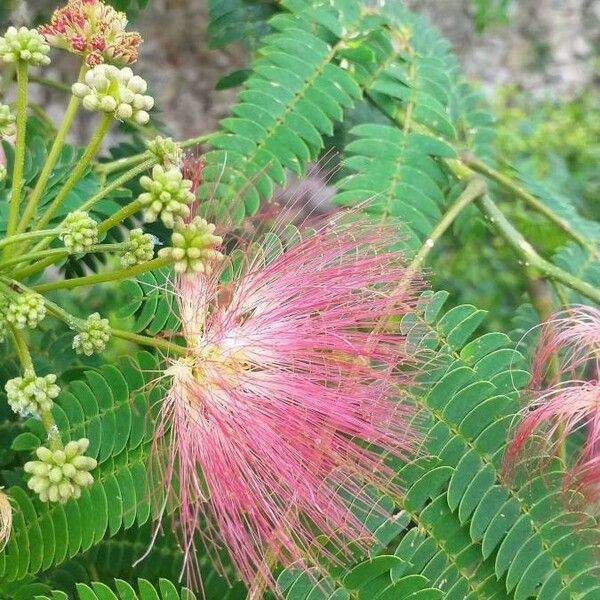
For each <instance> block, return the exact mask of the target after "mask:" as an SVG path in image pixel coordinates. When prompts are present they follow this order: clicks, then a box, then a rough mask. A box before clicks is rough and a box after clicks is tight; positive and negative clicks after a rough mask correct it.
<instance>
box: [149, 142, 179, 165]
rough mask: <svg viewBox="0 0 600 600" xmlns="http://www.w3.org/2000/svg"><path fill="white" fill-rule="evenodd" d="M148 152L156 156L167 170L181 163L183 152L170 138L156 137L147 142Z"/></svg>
mask: <svg viewBox="0 0 600 600" xmlns="http://www.w3.org/2000/svg"><path fill="white" fill-rule="evenodd" d="M148 152H150V153H151V154H153V155H154V156H156V158H158V160H159V161H160V162H161V163H162V164H163V165H164V166H165V167H167V168H169V167H176V166H178V165H180V164H181V162H182V161H183V150H182V149H181V146H180V145H179V144H178V143H177V142H174V141H173V139H172V138H163V137H160V136H156V137H155V138H154V139H153V140H150V141H149V142H148Z"/></svg>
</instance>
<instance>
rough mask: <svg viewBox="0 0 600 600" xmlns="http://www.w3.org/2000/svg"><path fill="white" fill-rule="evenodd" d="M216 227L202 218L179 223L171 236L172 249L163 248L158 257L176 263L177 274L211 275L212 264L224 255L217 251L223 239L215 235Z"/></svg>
mask: <svg viewBox="0 0 600 600" xmlns="http://www.w3.org/2000/svg"><path fill="white" fill-rule="evenodd" d="M214 231H215V226H214V225H213V224H212V223H208V221H206V220H205V219H202V218H201V217H196V218H195V219H194V220H193V221H192V222H191V223H188V224H186V223H184V222H183V221H178V222H177V223H175V227H174V231H173V235H172V236H171V247H169V248H161V250H160V251H159V253H158V255H159V256H168V257H170V258H172V259H174V261H175V271H176V272H177V273H192V272H194V273H210V272H211V271H212V263H214V262H215V261H218V260H221V259H222V258H223V255H222V254H221V253H220V252H219V251H218V250H217V249H216V248H218V247H219V246H220V245H221V244H222V242H223V239H222V238H221V237H219V236H218V235H214Z"/></svg>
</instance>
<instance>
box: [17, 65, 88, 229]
mask: <svg viewBox="0 0 600 600" xmlns="http://www.w3.org/2000/svg"><path fill="white" fill-rule="evenodd" d="M86 72H87V67H86V66H85V64H84V65H83V66H82V67H81V70H80V71H79V77H78V79H77V81H82V80H83V78H84V76H85V73H86ZM80 104H81V99H80V98H77V97H76V96H74V95H71V99H70V100H69V104H68V105H67V109H66V111H65V115H64V117H63V120H62V123H61V125H60V127H59V129H58V131H57V132H56V137H55V138H54V142H53V143H52V147H51V148H50V152H49V153H48V158H46V162H45V163H44V166H43V167H42V171H41V173H40V174H39V176H38V179H37V181H36V184H35V187H34V188H33V190H32V191H31V194H30V195H29V198H28V200H27V205H26V206H25V210H24V212H23V216H22V217H21V220H20V222H19V226H18V228H17V232H18V233H21V232H23V231H25V230H26V229H27V227H28V225H29V222H30V221H31V219H32V218H33V217H35V214H36V211H37V208H38V203H39V201H40V199H41V197H42V194H43V193H44V190H45V189H46V185H47V183H48V179H49V178H50V175H51V174H52V170H53V169H54V167H55V166H56V163H57V162H58V159H59V157H60V153H61V151H62V149H63V147H64V145H65V140H66V137H67V134H68V133H69V130H70V129H71V125H72V124H73V119H74V118H75V115H76V114H77V109H78V108H79V105H80Z"/></svg>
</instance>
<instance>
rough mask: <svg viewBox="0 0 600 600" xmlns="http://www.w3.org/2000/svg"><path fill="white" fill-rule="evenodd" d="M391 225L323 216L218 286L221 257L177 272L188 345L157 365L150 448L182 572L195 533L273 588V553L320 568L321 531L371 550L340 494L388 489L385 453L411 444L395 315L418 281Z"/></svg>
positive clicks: (358, 497) (416, 437) (192, 555)
mask: <svg viewBox="0 0 600 600" xmlns="http://www.w3.org/2000/svg"><path fill="white" fill-rule="evenodd" d="M397 236H398V233H397V231H392V230H391V229H390V228H387V229H386V228H384V227H381V226H378V225H371V224H367V223H364V222H360V221H357V222H354V223H351V224H345V225H339V224H338V225H335V224H328V225H325V226H322V227H320V228H319V229H318V230H317V231H316V233H314V234H312V235H309V236H307V237H305V238H304V239H302V241H300V242H299V243H297V244H296V245H295V246H293V247H291V248H290V249H288V250H286V251H285V252H283V253H281V254H279V255H278V256H276V257H275V258H273V257H272V256H271V254H276V252H275V251H276V247H275V245H274V244H272V245H271V246H269V245H266V246H265V245H263V246H262V247H261V248H258V249H257V248H256V246H252V245H251V246H249V247H248V248H246V249H245V250H244V253H243V256H242V261H241V262H242V265H241V273H239V274H238V275H237V276H235V277H234V279H233V281H232V282H231V283H230V284H228V285H227V286H223V285H221V284H220V283H219V272H218V271H219V269H216V270H215V271H216V272H215V273H213V275H211V276H206V275H197V276H195V277H194V278H192V279H190V278H182V279H179V280H178V281H177V282H176V293H177V299H178V301H179V307H180V313H181V319H182V328H183V335H184V337H185V340H186V342H187V344H188V348H189V349H190V353H189V355H188V356H187V357H186V358H184V359H182V360H175V361H173V362H172V363H171V366H170V367H169V368H168V370H167V375H169V376H170V377H171V378H172V383H171V387H170V390H169V391H168V393H167V395H166V398H165V399H164V402H163V405H162V408H161V413H160V418H159V422H158V425H157V428H156V437H155V443H154V452H153V456H154V464H155V466H156V472H157V477H158V479H157V481H156V483H157V487H158V488H159V493H164V490H167V495H168V501H166V502H165V506H167V505H168V504H169V501H170V503H171V505H172V506H174V507H179V515H178V517H177V518H175V519H174V525H175V526H176V528H177V529H178V530H179V531H180V534H181V540H182V546H183V548H184V550H185V559H184V560H185V563H186V565H187V568H188V570H192V571H193V570H194V568H195V567H196V566H197V565H195V561H196V560H197V558H196V549H195V540H199V541H200V542H201V544H202V545H203V546H204V547H206V548H208V550H209V552H211V549H212V552H211V554H212V556H213V560H214V561H215V562H216V563H217V565H218V558H215V557H216V555H217V552H216V548H218V547H221V546H225V547H226V548H227V549H228V551H229V554H230V557H231V560H232V562H233V564H234V566H235V569H236V571H237V574H238V576H239V577H240V578H241V579H242V580H243V581H245V582H246V583H247V584H248V585H252V584H253V582H256V581H257V580H259V579H260V580H262V581H264V582H265V583H266V585H268V586H270V587H271V588H273V587H274V585H275V584H274V581H273V579H272V576H271V573H270V568H269V565H270V564H272V563H274V562H276V563H279V564H282V565H285V566H289V565H292V564H295V565H297V566H299V567H301V568H302V567H304V568H306V567H309V566H312V567H317V568H318V563H317V555H318V554H319V552H321V553H325V554H327V551H326V549H325V546H324V542H323V538H318V537H317V536H318V534H319V532H320V533H321V534H323V535H324V536H325V537H326V538H327V539H328V540H330V541H332V542H333V543H334V545H335V546H336V547H338V548H342V549H347V548H348V544H349V543H350V542H355V543H356V544H357V545H358V547H359V548H361V549H362V550H366V549H367V548H368V547H369V544H370V543H371V542H372V537H371V535H370V534H369V532H368V531H367V530H366V528H365V527H364V526H363V524H362V523H361V521H360V520H359V519H358V518H357V517H356V516H355V515H354V514H353V512H352V510H351V504H352V503H354V504H355V505H363V507H367V508H373V505H374V503H375V501H374V500H373V493H372V488H369V487H368V486H373V487H374V488H376V489H377V490H378V491H380V492H384V493H389V494H391V495H397V494H399V493H401V490H400V489H399V486H398V483H397V481H395V479H394V475H395V471H394V469H392V468H391V467H390V466H389V464H388V459H389V460H392V459H399V460H401V461H405V460H407V459H409V458H410V457H411V456H412V455H413V454H414V453H415V451H416V449H417V447H418V445H419V441H420V433H419V427H418V425H417V423H416V422H415V417H416V409H415V407H414V405H413V404H412V403H411V401H410V389H411V388H412V387H413V386H414V385H415V377H416V373H417V369H416V365H417V352H416V351H415V348H414V347H411V344H410V343H409V341H408V339H407V335H406V334H403V333H401V332H400V325H399V318H400V317H402V316H403V315H405V314H406V313H408V312H410V311H413V310H414V309H415V307H416V305H417V298H418V295H419V292H420V289H419V288H420V285H419V284H416V283H414V281H415V279H414V277H413V276H412V274H411V275H410V276H408V275H409V274H408V273H407V270H406V269H405V267H404V266H403V265H402V262H401V260H400V258H399V255H398V253H397V252H396V251H393V250H391V249H389V248H391V246H392V245H393V243H394V242H397ZM233 256H234V257H235V253H233ZM269 256H271V258H269ZM411 281H412V282H413V283H411ZM384 456H385V457H387V458H384ZM319 539H320V540H321V541H319ZM346 551H347V550H346ZM330 558H333V557H331V556H330ZM338 560H339V557H338Z"/></svg>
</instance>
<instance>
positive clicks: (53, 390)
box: [4, 369, 60, 417]
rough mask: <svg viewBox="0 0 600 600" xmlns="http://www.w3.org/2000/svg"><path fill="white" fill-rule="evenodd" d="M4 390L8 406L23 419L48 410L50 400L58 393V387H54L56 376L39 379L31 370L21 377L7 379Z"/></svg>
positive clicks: (51, 375)
mask: <svg viewBox="0 0 600 600" xmlns="http://www.w3.org/2000/svg"><path fill="white" fill-rule="evenodd" d="M4 389H5V390H6V397H7V399H8V404H9V406H10V407H11V408H12V409H13V411H14V412H16V413H17V414H19V415H21V416H23V417H26V416H28V415H33V414H38V415H39V414H40V413H41V412H42V411H47V410H50V409H51V408H52V400H54V398H56V397H57V396H58V394H59V392H60V387H58V385H56V375H54V374H50V375H45V376H44V377H39V376H37V375H36V374H35V371H34V370H33V369H27V370H26V371H25V373H24V374H23V377H14V378H13V379H9V380H8V381H7V382H6V384H5V385H4Z"/></svg>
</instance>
